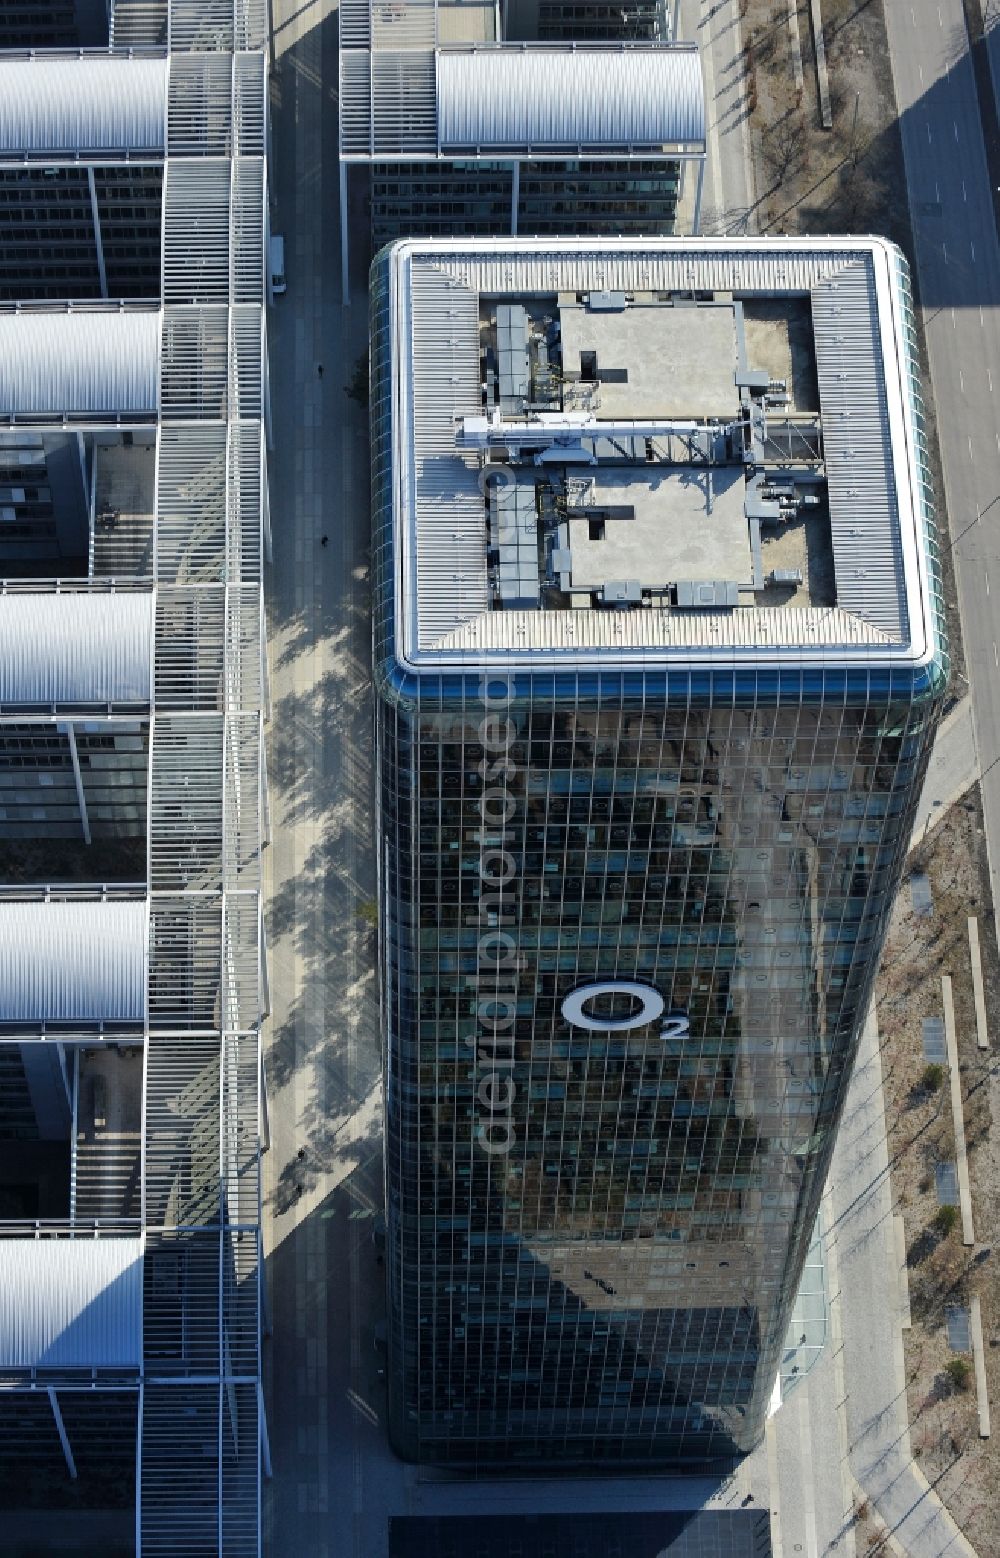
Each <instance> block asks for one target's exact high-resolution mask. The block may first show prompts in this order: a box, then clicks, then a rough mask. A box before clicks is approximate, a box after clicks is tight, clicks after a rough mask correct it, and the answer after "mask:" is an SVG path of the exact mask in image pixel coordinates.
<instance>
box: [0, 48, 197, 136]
mask: <svg viewBox="0 0 1000 1558" xmlns="http://www.w3.org/2000/svg"><path fill="white" fill-rule="evenodd" d="M167 70H168V64H167V61H166V59H152V60H149V59H145V60H144V59H127V58H113V57H107V58H101V57H97V58H88V57H84V58H82V59H45V58H44V57H42V58H38V57H36V58H33V59H0V155H3V154H15V153H19V154H22V155H25V156H31V155H33V154H36V155H42V154H44V153H46V152H49V153H55V152H69V153H72V154H73V156H77V155H78V154H80V153H86V152H88V151H155V152H159V151H162V150H163V142H164V134H165V125H166V106H167Z"/></svg>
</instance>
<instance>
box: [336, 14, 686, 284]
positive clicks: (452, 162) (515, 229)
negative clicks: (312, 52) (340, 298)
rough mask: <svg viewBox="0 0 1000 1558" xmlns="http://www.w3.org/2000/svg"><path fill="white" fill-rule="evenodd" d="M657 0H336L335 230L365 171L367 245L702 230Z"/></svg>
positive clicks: (669, 25) (680, 69) (674, 64)
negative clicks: (611, 0) (577, 1)
mask: <svg viewBox="0 0 1000 1558" xmlns="http://www.w3.org/2000/svg"><path fill="white" fill-rule="evenodd" d="M676 12H677V8H676V7H675V8H674V10H673V13H671V12H670V10H669V9H668V7H667V6H666V5H664V4H661V3H656V0H653V3H647V0H639V3H638V4H635V5H629V6H611V5H603V4H595V5H589V6H575V5H562V4H557V3H555V4H554V3H550V0H514V3H511V4H509V5H508V4H501V5H496V4H494V3H493V0H471V3H470V0H345V3H344V4H342V5H341V6H340V7H339V8H338V26H339V33H340V54H339V68H340V87H339V94H338V114H339V132H340V159H341V160H340V202H341V211H340V228H341V263H342V266H343V284H344V287H345V290H346V287H347V265H348V257H347V242H346V238H347V234H348V232H349V230H350V229H351V228H352V227H353V226H356V225H360V224H357V223H352V222H351V220H350V213H349V188H348V184H349V174H350V173H351V171H352V170H355V172H356V176H357V177H359V178H360V176H361V175H362V173H365V174H367V180H368V182H367V186H366V188H367V204H368V207H369V209H370V224H371V240H372V245H373V248H375V249H377V248H378V247H379V246H380V245H382V244H384V243H388V242H390V241H391V240H392V239H394V238H405V237H437V236H442V237H449V236H456V237H457V236H464V235H466V234H480V235H483V236H502V235H503V234H505V233H519V232H520V233H525V234H532V235H534V234H539V233H541V234H565V235H567V236H571V235H577V236H578V235H580V234H585V233H595V234H596V233H614V234H617V235H621V234H628V233H636V234H639V233H672V232H674V231H675V221H676V220H677V215H678V205H679V202H680V199H681V191H682V183H683V179H684V178H685V177H689V178H690V179H691V180H692V186H693V187H692V190H691V194H692V199H691V203H690V207H689V209H688V210H687V211H686V213H685V214H684V218H683V225H682V226H681V227H680V229H679V230H680V231H693V232H697V231H698V230H699V223H700V215H701V195H702V184H703V178H704V170H705V155H706V144H707V143H706V128H705V91H704V84H703V81H702V73H701V60H700V57H699V52H698V46H697V44H696V43H694V42H679V41H678V40H677V38H676V36H675V23H676Z"/></svg>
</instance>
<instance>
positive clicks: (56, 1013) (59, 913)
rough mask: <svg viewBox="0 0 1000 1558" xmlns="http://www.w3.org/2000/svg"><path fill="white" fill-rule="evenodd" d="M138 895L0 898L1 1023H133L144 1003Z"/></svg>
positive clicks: (143, 928)
mask: <svg viewBox="0 0 1000 1558" xmlns="http://www.w3.org/2000/svg"><path fill="white" fill-rule="evenodd" d="M147 938H148V932H147V916H146V904H145V901H144V900H138V901H134V902H125V903H120V902H119V903H100V902H93V901H90V902H84V903H79V902H76V903H58V902H54V903H53V902H50V903H30V902H5V903H0V1022H5V1023H17V1022H22V1023H32V1024H35V1023H42V1022H134V1023H141V1022H142V1020H143V1016H144V1013H145V1005H146V970H147V965H148V951H147Z"/></svg>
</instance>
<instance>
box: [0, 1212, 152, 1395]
mask: <svg viewBox="0 0 1000 1558" xmlns="http://www.w3.org/2000/svg"><path fill="white" fill-rule="evenodd" d="M141 1361H142V1258H141V1243H140V1241H139V1239H46V1240H42V1241H36V1240H34V1239H11V1240H8V1241H7V1243H6V1244H5V1247H4V1257H3V1261H2V1263H0V1369H32V1368H35V1369H102V1368H103V1369H111V1368H117V1369H138V1367H139V1365H140V1363H141Z"/></svg>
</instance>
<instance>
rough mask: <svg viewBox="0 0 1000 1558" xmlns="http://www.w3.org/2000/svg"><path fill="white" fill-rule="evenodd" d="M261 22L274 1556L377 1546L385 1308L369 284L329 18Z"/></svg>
mask: <svg viewBox="0 0 1000 1558" xmlns="http://www.w3.org/2000/svg"><path fill="white" fill-rule="evenodd" d="M273 13H274V14H273V27H274V74H273V77H272V118H273V132H274V133H273V160H272V165H271V177H272V188H273V193H274V197H275V206H274V210H273V216H272V220H273V227H274V230H275V231H276V232H283V233H284V234H285V238H286V268H287V276H288V291H287V293H286V295H285V296H284V297H282V298H280V299H279V300H278V302H277V305H276V307H275V308H274V309H272V310H271V314H270V318H269V334H270V342H269V344H270V356H271V386H272V404H273V410H274V449H273V453H272V458H271V493H272V499H271V513H272V524H273V530H274V563H273V568H272V570H271V572H270V576H269V581H268V582H269V599H268V611H269V653H270V663H271V677H272V696H273V717H272V727H271V728H272V746H271V752H270V773H271V785H272V822H273V829H272V832H273V843H272V845H271V848H270V850H269V851H268V864H269V870H270V894H269V912H268V928H269V939H270V948H271V987H272V991H273V1015H272V1019H271V1023H270V1031H269V1034H268V1040H267V1069H268V1082H269V1090H270V1106H271V1107H270V1117H271V1140H272V1148H271V1151H270V1153H269V1154H268V1157H267V1159H266V1168H265V1193H266V1203H265V1241H266V1244H265V1247H266V1250H267V1277H268V1286H269V1308H270V1319H271V1324H272V1336H271V1339H270V1341H269V1342H268V1343H267V1346H266V1354H265V1357H266V1366H267V1371H268V1397H269V1427H270V1438H271V1448H272V1458H273V1465H274V1478H273V1481H272V1483H271V1484H270V1485H269V1487H268V1489H267V1499H266V1515H265V1529H266V1533H267V1541H268V1550H269V1551H270V1552H271V1553H274V1554H285V1553H293V1554H295V1555H296V1558H331V1555H333V1554H336V1558H362V1555H364V1558H367V1555H368V1554H369V1553H372V1552H376V1551H377V1550H378V1549H377V1547H376V1546H372V1545H371V1544H370V1543H369V1542H368V1541H367V1536H366V1532H365V1531H364V1529H363V1523H362V1520H361V1516H360V1513H359V1511H360V1508H361V1505H362V1502H363V1500H364V1498H365V1495H366V1489H365V1480H364V1477H365V1474H364V1468H363V1464H362V1462H363V1448H364V1442H365V1440H366V1439H367V1438H373V1437H377V1436H378V1435H379V1434H380V1430H379V1429H378V1426H377V1424H378V1415H379V1392H380V1389H381V1387H380V1384H379V1382H378V1379H377V1369H378V1360H377V1358H376V1356H375V1354H374V1351H373V1347H372V1332H373V1326H374V1321H375V1319H376V1318H377V1317H378V1314H379V1312H380V1307H381V1303H382V1297H381V1294H382V1281H381V1272H380V1270H379V1268H378V1267H377V1265H376V1253H375V1249H374V1245H373V1242H372V1238H371V1230H372V1215H373V1213H374V1211H375V1210H376V1209H377V1207H378V1205H380V1203H381V1195H382V1192H381V1184H382V1168H381V1164H382V1158H381V1095H380V1081H379V1075H380V1056H379V1041H378V1025H377V1007H376V990H375V976H374V966H373V954H374V947H373V937H372V932H371V930H370V928H369V927H368V925H367V924H366V922H365V920H364V919H363V918H362V917H361V915H360V914H359V910H360V909H361V907H362V906H363V904H364V903H365V901H366V900H369V899H371V898H372V897H373V896H374V891H375V885H374V866H373V859H372V850H371V817H372V771H371V756H372V743H371V698H370V681H369V678H370V669H369V667H370V616H369V607H368V584H367V568H368V555H367V552H368V542H369V533H368V483H369V476H368V458H367V436H366V426H365V424H366V412H365V409H364V408H363V407H361V406H358V405H357V404H356V403H355V402H353V401H351V400H349V399H348V398H347V397H346V396H345V394H344V386H345V384H347V383H348V382H349V381H350V379H351V377H352V374H353V371H354V366H355V364H356V362H357V360H358V358H359V357H361V356H362V355H363V354H364V352H365V350H366V344H367V341H366V337H367V318H366V311H365V306H364V301H363V300H364V289H363V284H362V282H363V277H362V276H361V275H359V276H358V277H357V278H356V282H357V295H358V297H359V300H360V302H359V306H358V307H357V308H355V309H353V310H351V311H346V310H344V309H342V308H341V306H340V296H339V269H338V256H337V210H338V178H337V154H336V117H335V101H336V90H337V54H336V15H335V12H334V11H333V9H332V7H331V5H330V4H329V0H312V3H308V0H307V3H306V4H303V3H302V0H275V3H274V7H273ZM353 216H354V219H355V220H356V221H363V220H364V218H363V214H362V215H360V216H359V213H358V212H354V213H353ZM357 247H358V251H359V253H360V251H361V245H358V246H357ZM324 537H325V538H326V541H325V544H324V540H323V538H324ZM300 1154H301V1155H300ZM371 1503H372V1506H373V1509H374V1507H375V1506H377V1503H378V1500H377V1499H375V1498H374V1497H373V1498H372V1499H371ZM378 1523H379V1525H380V1526H381V1525H382V1524H384V1517H381V1518H380V1520H379V1522H378Z"/></svg>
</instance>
